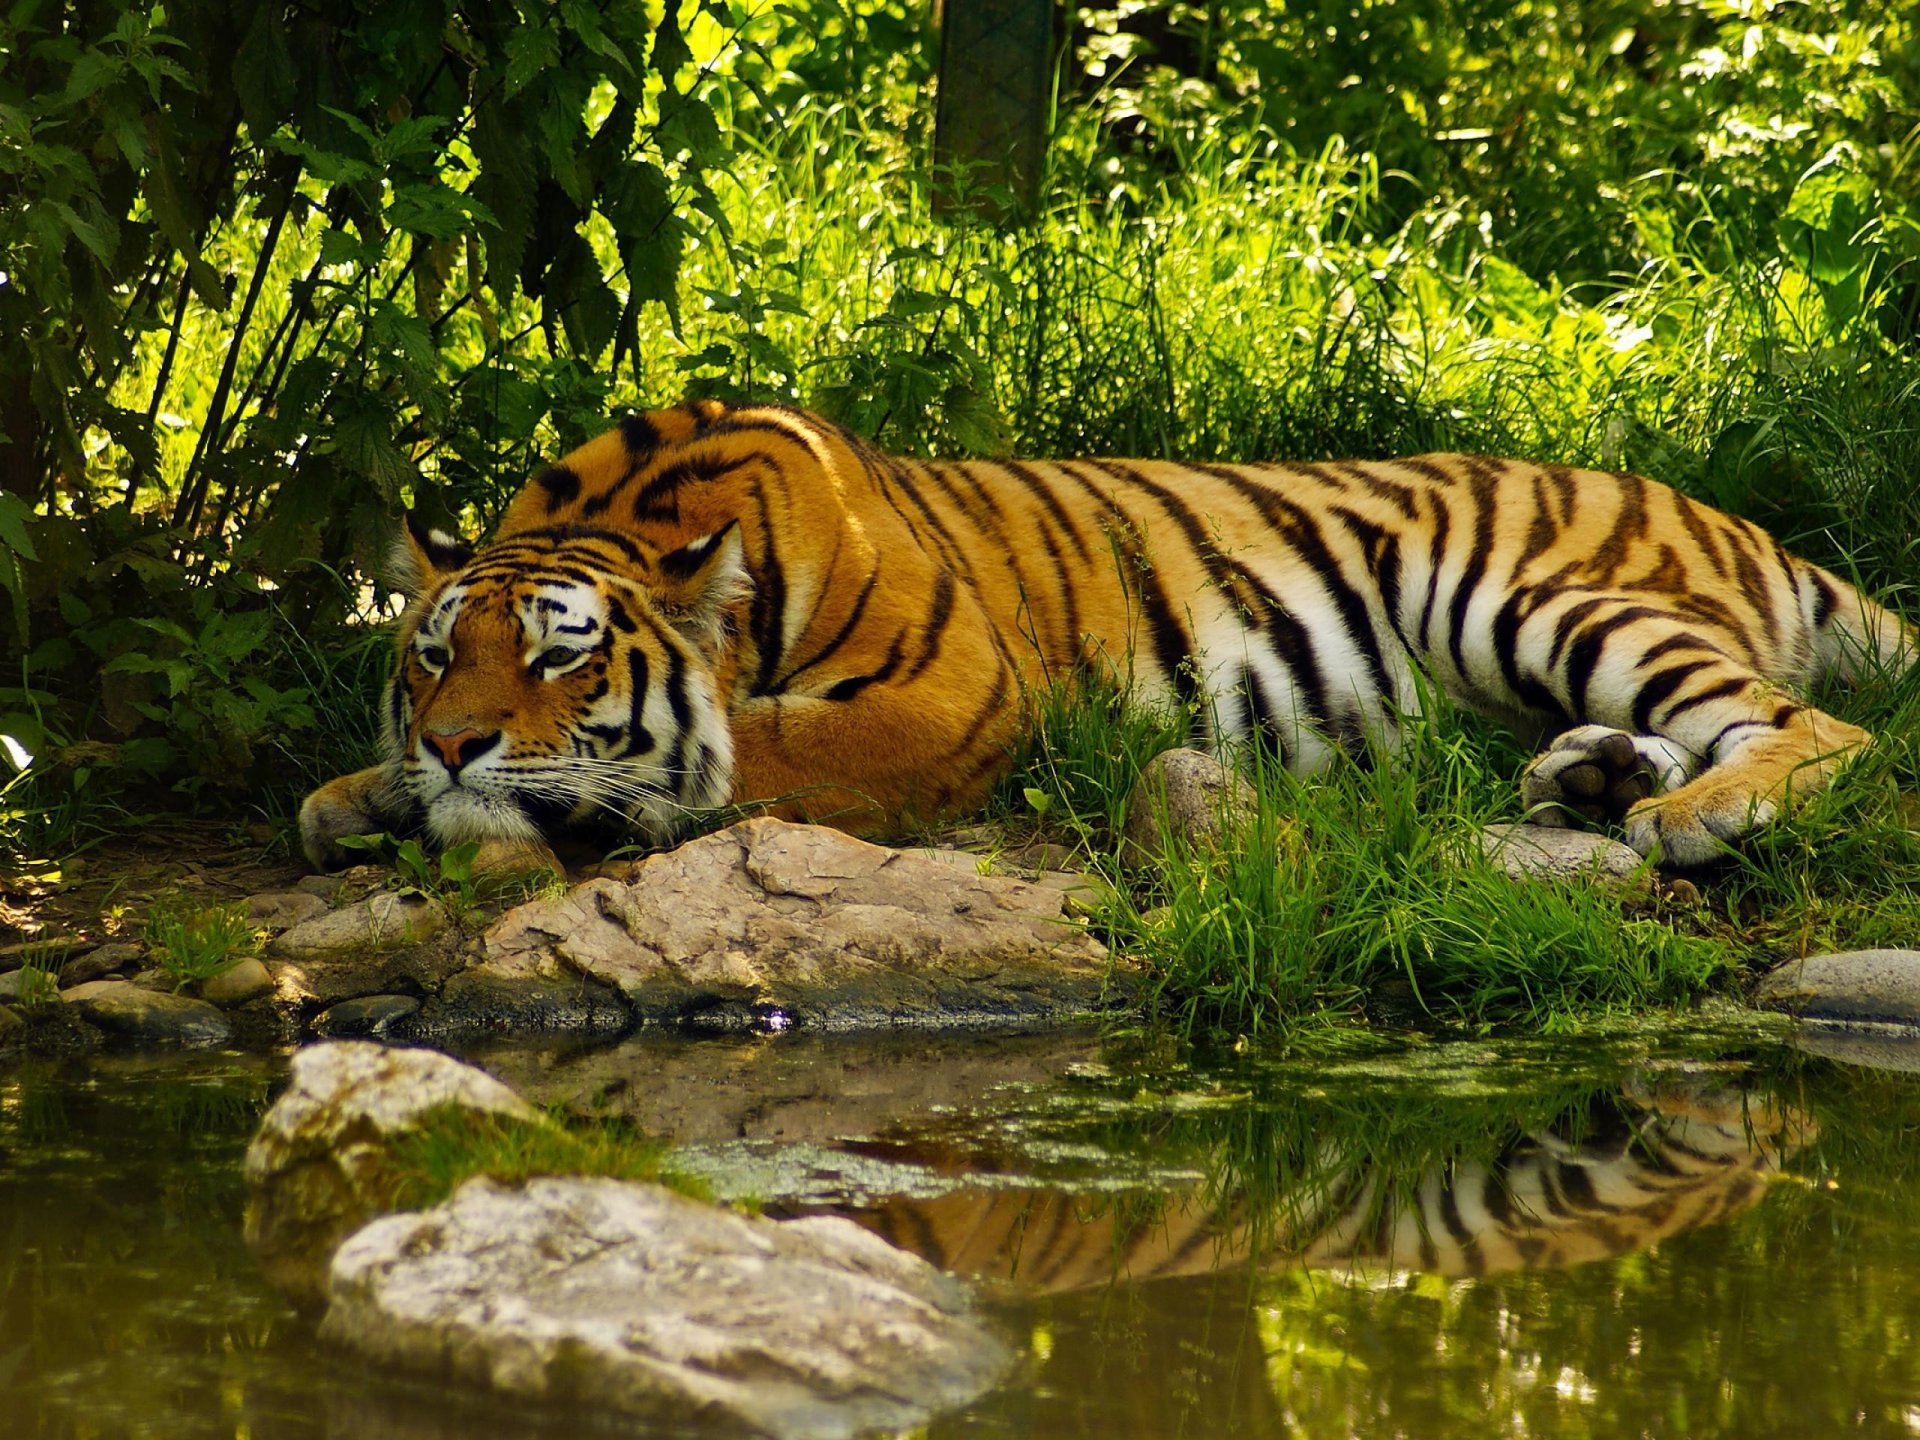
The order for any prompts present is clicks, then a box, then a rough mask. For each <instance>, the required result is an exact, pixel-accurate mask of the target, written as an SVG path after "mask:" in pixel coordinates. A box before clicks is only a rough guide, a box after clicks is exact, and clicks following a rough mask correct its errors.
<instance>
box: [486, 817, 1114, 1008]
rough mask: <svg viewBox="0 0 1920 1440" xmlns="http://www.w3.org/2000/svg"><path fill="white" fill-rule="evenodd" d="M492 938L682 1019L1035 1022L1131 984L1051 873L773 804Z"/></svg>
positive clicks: (503, 924) (500, 947) (546, 904)
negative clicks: (1009, 873) (1020, 875)
mask: <svg viewBox="0 0 1920 1440" xmlns="http://www.w3.org/2000/svg"><path fill="white" fill-rule="evenodd" d="M484 948H485V953H486V962H485V964H486V967H487V968H488V969H490V970H492V971H493V972H495V973H499V974H515V973H519V974H544V975H546V976H547V977H549V978H556V977H558V976H561V975H565V974H567V973H569V972H571V973H574V974H583V975H587V976H590V977H591V978H593V979H595V980H599V981H602V982H604V983H606V984H609V985H612V986H614V987H615V988H616V989H618V990H619V991H620V992H621V994H622V995H624V996H625V997H626V1000H627V1002H628V1003H629V1004H630V1005H631V1006H632V1007H633V1008H634V1009H635V1010H636V1011H637V1012H638V1014H639V1016H640V1018H642V1019H652V1020H668V1021H673V1022H676V1023H682V1024H689V1023H691V1024H697V1023H699V1021H700V1017H701V1016H702V1015H703V1014H704V1015H707V1016H709V1017H710V1018H717V1019H718V1020H719V1021H721V1022H722V1024H723V1025H727V1026H730V1025H732V1024H735V1023H755V1022H754V1020H753V1017H755V1016H770V1015H774V1014H778V1015H780V1016H782V1017H785V1018H787V1019H790V1020H791V1021H793V1022H794V1023H799V1024H803V1025H814V1026H821V1027H825V1028H836V1029H852V1028H861V1027H868V1026H886V1025H915V1026H968V1025H970V1026H986V1025H1004V1024H1009V1023H1028V1022H1032V1021H1036V1020H1040V1019H1057V1018H1061V1017H1064V1016H1067V1015H1074V1014H1085V1013H1089V1012H1092V1011H1095V1010H1098V1009H1101V1008H1103V1007H1104V1006H1105V1005H1106V1004H1107V1003H1109V1002H1110V1000H1111V999H1112V998H1113V996H1114V995H1115V993H1116V992H1119V993H1121V994H1131V993H1132V991H1133V990H1134V988H1135V987H1136V986H1137V984H1138V979H1137V972H1135V971H1133V970H1131V969H1123V970H1119V971H1117V972H1112V973H1111V975H1110V966H1109V964H1108V960H1107V952H1106V948H1105V947H1104V946H1103V945H1101V944H1100V942H1099V941H1098V940H1096V939H1094V938H1093V937H1092V936H1091V935H1089V934H1088V933H1087V932H1086V931H1085V930H1084V929H1083V928H1082V927H1081V926H1079V925H1078V924H1076V923H1074V922H1073V921H1071V920H1070V919H1068V918H1067V916H1066V915H1065V912H1064V902H1063V898H1062V895H1061V892H1059V891H1058V890H1055V889H1052V888H1051V887H1047V886H1040V885H1033V884H1030V883H1028V882H1026V881H1021V880H1014V879H1009V878H1004V877H1000V876H991V875H975V874H967V873H964V872H960V871H956V870H954V869H953V868H951V867H950V866H948V865H946V864H942V863H940V862H937V861H934V860H929V859H927V858H926V857H925V856H924V855H920V854H916V853H915V852H913V851H902V850H887V849H883V848H881V847H880V846H877V845H869V844H866V843H865V842H864V841H860V840H855V839H853V838H852V837H850V836H847V835H844V834H842V833H840V832H839V831H837V830H829V829H825V828H824V827H820V826H812V825H792V824H788V823H786V822H784V821H779V820H765V819H762V820H747V821H743V822H741V823H740V824H738V825H734V826H731V827H730V828H728V829H726V830H722V831H720V832H718V833H716V834H713V835H708V836H704V837H702V838H701V839H698V840H694V841H690V842H689V843H687V844H685V845H683V846H681V847H680V848H679V849H677V850H674V851H671V852H670V853H668V854H665V855H656V856H653V857H652V858H650V859H648V860H646V861H644V862H643V863H642V864H641V865H640V866H639V867H638V869H637V870H636V871H635V874H634V879H633V881H632V883H631V884H624V885H623V884H621V883H620V882H618V881H615V880H607V879H600V880H590V881H588V882H586V883H585V884H583V885H580V886H577V887H575V888H574V889H573V890H572V891H571V892H569V893H568V894H566V895H564V896H559V897H555V898H548V899H542V900H536V901H534V902H532V903H531V904H527V905H522V906H520V907H519V908H517V909H515V910H512V911H509V912H508V913H507V914H506V915H504V916H503V917H501V919H500V920H499V921H498V922H497V923H496V924H495V925H494V926H493V927H492V928H491V929H490V930H489V931H488V932H487V935H486V937H485V940H484Z"/></svg>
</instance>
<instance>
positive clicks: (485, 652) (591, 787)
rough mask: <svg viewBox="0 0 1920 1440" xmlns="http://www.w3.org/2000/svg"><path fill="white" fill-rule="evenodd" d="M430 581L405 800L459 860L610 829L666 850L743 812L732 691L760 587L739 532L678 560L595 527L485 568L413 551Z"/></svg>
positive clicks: (412, 679) (401, 679) (400, 746)
mask: <svg viewBox="0 0 1920 1440" xmlns="http://www.w3.org/2000/svg"><path fill="white" fill-rule="evenodd" d="M413 546H414V554H413V557H412V561H413V565H414V568H415V571H416V572H417V573H418V572H424V573H423V574H421V575H420V579H421V580H422V582H423V583H421V584H420V585H419V586H418V588H417V593H416V595H415V598H414V603H413V604H412V606H410V607H409V610H408V612H407V616H406V618H405V620H403V622H402V626H401V634H400V637H399V655H398V663H397V664H396V667H395V672H394V678H393V683H392V688H391V691H390V693H389V698H388V711H387V722H388V738H389V743H390V746H391V749H392V753H393V755H394V757H395V758H396V759H397V764H398V770H399V778H400V785H401V788H402V790H403V792H404V794H405V796H406V797H407V799H408V800H409V801H410V802H411V805H412V808H415V809H417V810H418V811H420V812H422V813H424V815H425V819H426V826H427V830H428V832H429V833H430V834H431V835H432V836H433V838H434V839H435V840H437V841H439V842H440V843H441V844H443V845H451V844H458V843H460V842H462V841H466V840H501V841H508V842H528V841H532V840H534V839H536V838H543V839H548V840H552V839H556V838H559V837H561V836H563V835H565V834H566V833H568V832H570V831H577V830H580V829H582V828H587V827H597V828H605V827H606V825H607V823H608V822H611V823H613V824H615V825H624V826H627V827H631V828H634V829H637V830H638V831H640V832H641V834H642V835H643V836H644V838H647V839H649V840H658V839H665V838H667V837H669V836H670V835H672V834H673V832H674V831H675V830H676V829H678V828H679V827H680V824H681V822H682V821H683V820H684V819H685V817H686V816H687V815H688V813H689V812H691V811H695V810H701V809H707V808H711V807H713V806H716V805H720V804H723V803H725V801H726V799H727V797H728V794H729V789H730V784H731V779H732V769H733V750H732V742H731V739H730V736H729V733H728V728H727V720H726V710H725V703H724V697H723V693H722V684H721V678H720V676H719V675H717V674H716V670H715V664H716V661H718V660H720V659H721V658H722V654H723V652H724V649H725V644H724V642H725V639H726V635H727V630H728V626H727V623H726V619H727V612H728V610H729V608H730V606H731V605H732V604H733V603H734V602H735V601H737V600H738V599H739V598H740V597H741V596H743V595H744V593H745V591H746V589H747V588H748V587H747V583H746V579H745V572H744V570H743V569H742V568H741V564H740V554H739V541H738V536H737V531H736V530H735V529H734V528H733V527H729V528H728V529H727V530H725V531H722V532H720V533H718V534H715V535H710V536H707V537H704V538H703V539H702V540H699V541H696V542H694V543H693V544H691V545H688V546H683V547H681V549H679V550H676V551H673V552H671V553H669V554H667V555H659V554H655V553H652V552H651V551H649V550H647V549H646V548H645V547H643V546H640V545H638V544H637V543H636V542H634V541H633V540H631V539H630V538H628V537H624V536H613V535H609V534H606V533H604V532H596V531H589V530H578V531H574V530H567V531H561V532H554V533H549V534H534V535H516V536H513V537H511V538H509V539H506V540H503V541H501V542H499V543H497V544H495V545H493V546H491V547H489V548H488V549H486V550H483V551H481V552H480V553H479V554H478V555H477V556H476V555H473V554H472V553H471V552H469V551H467V550H465V548H464V547H460V546H458V545H456V544H455V543H454V542H453V541H451V540H449V539H448V538H447V537H446V536H444V535H442V534H440V533H439V532H430V533H428V534H426V535H424V536H422V535H419V534H415V535H414V536H413Z"/></svg>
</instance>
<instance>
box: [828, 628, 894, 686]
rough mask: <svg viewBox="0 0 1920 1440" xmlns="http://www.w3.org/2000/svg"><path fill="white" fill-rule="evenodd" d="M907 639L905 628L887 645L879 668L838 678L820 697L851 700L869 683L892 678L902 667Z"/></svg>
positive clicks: (876, 683)
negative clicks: (868, 672) (867, 672)
mask: <svg viewBox="0 0 1920 1440" xmlns="http://www.w3.org/2000/svg"><path fill="white" fill-rule="evenodd" d="M906 640H907V634H906V631H904V630H903V631H901V632H900V633H899V634H898V635H896V636H894V637H893V644H891V645H889V646H888V647H887V658H886V659H885V660H883V661H882V662H881V664H880V668H879V669H878V670H875V671H873V672H872V673H871V674H868V675H850V676H848V677H847V678H846V679H844V680H836V681H835V682H834V683H833V684H831V685H829V686H828V687H827V689H826V692H825V693H824V694H823V695H822V696H821V697H820V698H821V699H823V700H851V699H853V697H854V696H856V695H858V694H859V693H860V692H861V691H862V690H864V689H866V688H867V687H868V686H869V685H878V684H879V683H880V682H881V681H883V680H888V679H891V678H892V676H893V672H894V671H896V670H898V669H899V668H900V660H901V658H902V655H903V653H904V651H905V648H906Z"/></svg>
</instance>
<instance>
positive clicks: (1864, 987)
mask: <svg viewBox="0 0 1920 1440" xmlns="http://www.w3.org/2000/svg"><path fill="white" fill-rule="evenodd" d="M1754 999H1755V1000H1756V1001H1757V1002H1759V1003H1760V1004H1762V1005H1766V1006H1770V1007H1772V1008H1773V1009H1776V1010H1788V1011H1792V1012H1793V1013H1794V1014H1796V1015H1799V1016H1800V1017H1801V1018H1802V1019H1804V1020H1832V1021H1870V1022H1871V1021H1878V1022H1882V1023H1888V1024H1894V1025H1910V1026H1915V1027H1920V950H1845V951H1841V952H1839V953H1837V954H1833V955H1814V956H1810V957H1808V958H1807V959H1805V960H1789V961H1788V962H1787V963H1786V964H1784V965H1782V966H1780V967H1778V968H1777V969H1775V970H1773V971H1771V972H1769V973H1768V974H1767V976H1766V977H1765V978H1764V979H1762V980H1761V981H1760V984H1759V986H1758V987H1757V988H1756V990H1755V991H1754Z"/></svg>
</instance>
